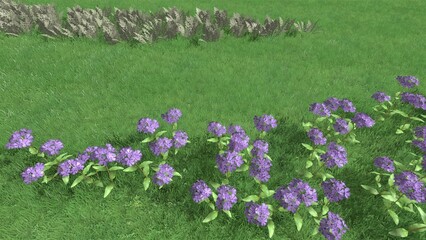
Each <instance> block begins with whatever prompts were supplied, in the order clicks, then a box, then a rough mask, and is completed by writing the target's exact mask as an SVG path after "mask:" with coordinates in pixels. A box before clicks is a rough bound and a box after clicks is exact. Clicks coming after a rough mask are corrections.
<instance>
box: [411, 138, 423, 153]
mask: <svg viewBox="0 0 426 240" xmlns="http://www.w3.org/2000/svg"><path fill="white" fill-rule="evenodd" d="M411 143H412V144H413V145H414V146H416V147H418V148H420V150H421V151H422V152H424V153H426V139H424V140H413V142H411Z"/></svg>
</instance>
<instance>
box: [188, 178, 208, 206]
mask: <svg viewBox="0 0 426 240" xmlns="http://www.w3.org/2000/svg"><path fill="white" fill-rule="evenodd" d="M191 193H192V199H193V200H194V202H196V203H200V202H201V201H203V200H205V199H207V198H209V197H210V195H212V190H211V189H210V188H209V186H207V184H206V182H204V181H203V180H197V181H196V182H195V183H194V184H193V185H192V187H191Z"/></svg>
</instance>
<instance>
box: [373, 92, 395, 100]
mask: <svg viewBox="0 0 426 240" xmlns="http://www.w3.org/2000/svg"><path fill="white" fill-rule="evenodd" d="M371 97H372V98H374V99H375V100H376V101H378V102H381V103H382V102H388V101H390V100H391V97H390V96H388V95H386V93H384V92H375V93H374V94H373V95H372V96H371Z"/></svg>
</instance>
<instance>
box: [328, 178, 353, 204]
mask: <svg viewBox="0 0 426 240" xmlns="http://www.w3.org/2000/svg"><path fill="white" fill-rule="evenodd" d="M321 186H322V189H323V190H324V195H325V196H326V197H327V198H328V200H330V202H338V201H340V200H343V199H347V198H349V196H350V195H351V194H350V191H349V188H347V187H346V185H345V183H344V182H342V181H339V180H336V179H334V178H332V179H330V180H327V181H325V182H322V183H321Z"/></svg>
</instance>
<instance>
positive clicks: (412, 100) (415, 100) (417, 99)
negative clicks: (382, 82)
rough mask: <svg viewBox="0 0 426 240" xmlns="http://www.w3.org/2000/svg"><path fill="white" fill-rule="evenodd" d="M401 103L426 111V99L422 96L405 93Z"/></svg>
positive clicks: (402, 95)
mask: <svg viewBox="0 0 426 240" xmlns="http://www.w3.org/2000/svg"><path fill="white" fill-rule="evenodd" d="M401 102H404V103H409V104H410V105H413V106H414V108H419V109H423V110H426V97H425V96H423V95H421V94H413V93H408V92H404V93H402V94H401Z"/></svg>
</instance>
